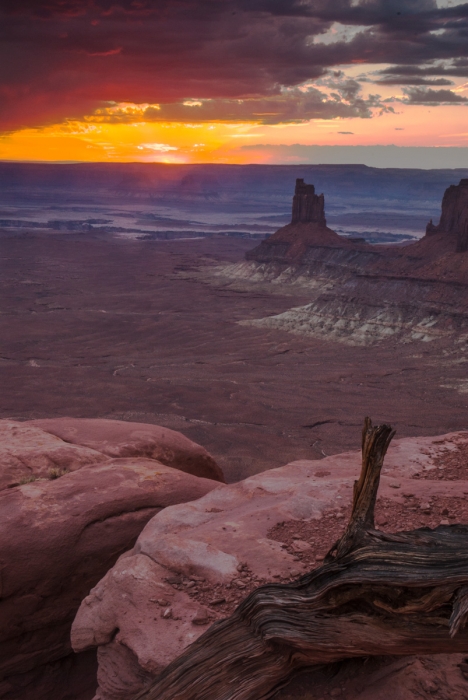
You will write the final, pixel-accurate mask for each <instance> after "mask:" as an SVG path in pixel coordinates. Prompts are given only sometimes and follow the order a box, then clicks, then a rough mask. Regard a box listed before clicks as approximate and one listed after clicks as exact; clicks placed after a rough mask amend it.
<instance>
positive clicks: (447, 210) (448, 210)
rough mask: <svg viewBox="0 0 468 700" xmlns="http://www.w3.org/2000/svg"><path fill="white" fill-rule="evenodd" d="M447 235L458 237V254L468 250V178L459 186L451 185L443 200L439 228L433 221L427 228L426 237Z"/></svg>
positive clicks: (461, 181)
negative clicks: (440, 234)
mask: <svg viewBox="0 0 468 700" xmlns="http://www.w3.org/2000/svg"><path fill="white" fill-rule="evenodd" d="M437 233H445V234H449V235H450V234H451V235H455V236H456V240H457V246H456V250H457V252H458V253H463V252H465V251H466V250H468V178H464V179H462V180H460V184H459V185H450V187H448V188H447V189H446V190H445V194H444V198H443V200H442V214H441V217H440V222H439V224H438V226H435V225H434V224H433V223H432V219H431V221H430V222H429V223H428V224H427V227H426V236H432V235H435V234H437Z"/></svg>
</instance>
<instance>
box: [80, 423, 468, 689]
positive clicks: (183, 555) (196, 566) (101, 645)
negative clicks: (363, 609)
mask: <svg viewBox="0 0 468 700" xmlns="http://www.w3.org/2000/svg"><path fill="white" fill-rule="evenodd" d="M467 457H468V433H465V432H463V433H452V434H449V435H445V436H440V437H437V438H408V439H403V440H399V441H396V442H395V443H394V444H393V445H392V446H391V447H390V449H389V452H388V454H387V458H386V466H385V468H384V472H383V476H382V480H381V491H380V496H379V500H378V502H377V506H376V514H377V524H378V527H379V529H381V530H383V531H389V532H390V531H395V530H401V529H413V528H416V527H420V526H429V527H436V526H437V525H440V524H441V523H442V524H445V525H448V524H450V523H453V522H455V521H457V522H467V521H468V505H467V503H468V502H467V499H466V496H465V494H468V477H467V475H466V466H465V465H466V460H467ZM359 470H360V454H359V453H345V454H341V455H336V456H333V457H327V458H325V459H323V460H321V461H320V462H317V461H315V462H309V461H300V462H293V463H291V464H289V465H286V466H285V467H281V468H280V469H274V470H271V471H268V472H264V473H262V474H259V475H256V476H254V477H251V478H249V479H246V480H245V481H243V482H240V483H238V484H233V485H228V486H222V487H220V488H219V489H216V490H215V491H212V492H211V493H209V494H207V495H206V496H204V497H203V498H201V499H199V500H198V501H195V502H192V503H189V504H186V505H179V506H174V507H172V508H169V509H166V510H165V511H163V512H161V513H159V514H158V515H157V516H155V517H154V518H153V519H152V520H151V521H150V522H149V523H148V525H147V526H146V528H145V529H144V531H143V532H142V534H141V535H140V537H139V538H138V541H137V543H136V545H135V547H134V549H133V550H131V551H130V552H128V553H127V554H125V555H124V556H122V557H121V558H120V560H119V561H118V562H117V564H116V565H115V567H113V569H111V570H110V571H109V572H108V574H107V575H106V576H105V577H104V578H103V579H102V581H101V582H100V583H99V584H98V585H97V586H96V587H95V588H94V589H93V591H91V593H90V595H89V596H88V597H87V598H86V599H85V600H84V602H83V604H82V605H81V608H80V610H79V612H78V615H77V617H76V620H75V622H74V625H73V630H72V641H73V645H74V647H75V649H76V650H79V651H84V650H86V649H90V648H94V647H96V646H97V647H98V659H99V691H98V693H97V695H96V698H95V700H124V698H125V700H127V698H128V697H131V696H132V694H134V693H138V692H139V691H141V690H142V689H144V688H145V687H146V686H147V685H148V684H150V683H151V682H152V681H154V679H155V677H157V676H158V674H159V673H160V672H161V671H162V670H163V669H164V668H165V667H166V666H167V665H168V664H169V663H170V662H171V661H172V660H174V659H175V658H176V657H178V656H179V655H180V654H181V653H182V651H183V650H184V649H186V648H187V647H188V646H189V645H190V644H191V643H192V642H193V641H195V640H196V639H197V638H198V637H199V636H200V635H201V634H202V632H203V631H205V630H206V629H208V628H209V627H210V625H212V624H213V623H214V622H215V621H217V620H219V619H222V618H224V617H226V616H227V615H228V614H230V613H231V612H232V611H233V610H234V608H235V607H236V606H237V604H238V603H239V602H240V601H241V600H242V599H243V598H244V597H245V596H246V594H247V593H248V592H250V591H252V590H253V589H254V588H257V587H258V586H259V585H261V584H263V583H267V582H271V581H273V582H288V581H291V580H292V579H294V578H296V577H297V576H299V575H300V574H302V573H304V572H306V571H308V570H310V569H313V568H314V566H315V565H317V563H318V562H321V561H322V559H323V556H324V555H325V553H326V552H327V550H328V549H329V548H330V547H331V545H332V544H333V542H334V541H336V539H337V537H338V536H339V535H340V534H341V533H342V531H343V529H344V525H345V523H346V519H347V517H348V515H349V509H350V505H351V501H352V496H351V494H352V486H353V482H354V479H355V478H356V477H357V475H358V474H359ZM455 662H456V663H462V662H463V657H461V656H458V657H457V658H456V659H455V660H452V661H451V664H455ZM418 663H419V664H421V663H426V661H425V660H424V659H423V660H422V661H421V662H418ZM428 663H429V667H430V668H431V669H432V670H430V671H428V672H427V673H425V675H424V678H425V681H427V682H430V681H431V678H434V679H440V677H442V676H443V664H444V663H445V662H444V661H443V660H442V661H441V660H439V658H438V657H431V658H430V659H429V661H428ZM387 665H388V664H387ZM390 666H391V664H390ZM408 666H409V667H410V669H411V668H412V666H411V662H408ZM405 668H406V667H405ZM414 668H415V669H418V668H419V666H418V664H417V663H416V666H414ZM397 671H398V672H400V671H401V668H400V667H398V669H395V671H394V672H393V671H392V670H390V671H389V672H388V674H387V676H386V677H385V674H384V677H383V678H382V680H381V681H380V686H379V689H380V691H381V692H383V691H385V692H387V697H391V689H392V682H393V681H392V678H393V676H394V675H395V674H396V673H397ZM407 673H408V674H409V676H410V680H409V681H408V687H411V686H412V683H411V682H410V681H411V670H409V671H408V670H407ZM453 673H454V674H455V679H456V684H455V685H454V686H453V687H452V689H451V690H452V692H455V690H456V691H457V692H460V693H462V692H465V693H468V684H467V682H466V680H465V678H464V676H463V675H462V673H461V671H460V669H458V667H456V669H455V671H453ZM453 673H452V675H453ZM457 674H458V675H457ZM341 682H342V683H344V681H341ZM434 682H435V681H434ZM437 682H439V681H437ZM360 683H361V686H362V692H361V694H360V693H359V692H357V691H356V693H355V694H354V695H353V696H352V697H353V698H356V700H357V699H358V698H359V700H361V698H362V699H364V698H369V697H370V696H369V695H366V692H367V691H366V676H365V672H364V673H363V674H362V675H361V676H360ZM413 685H414V686H415V687H417V685H418V683H416V681H415V683H414V684H413ZM285 697H286V696H285ZM298 697H299V696H298ZM303 697H304V699H305V698H306V696H303ZM350 697H351V696H350ZM413 697H419V696H418V695H417V694H416V693H415V694H414V695H413V694H409V695H408V696H407V697H405V700H412V698H413ZM441 697H445V696H441ZM459 697H465V696H464V695H462V694H460V696H459Z"/></svg>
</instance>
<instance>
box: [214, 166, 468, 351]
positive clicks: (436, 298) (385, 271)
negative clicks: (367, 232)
mask: <svg viewBox="0 0 468 700" xmlns="http://www.w3.org/2000/svg"><path fill="white" fill-rule="evenodd" d="M467 183H468V181H467V180H462V181H461V182H460V184H459V185H457V186H455V185H454V186H451V187H449V188H448V190H447V191H446V193H445V195H444V199H443V204H442V215H441V219H440V223H439V224H438V225H437V226H434V225H433V224H432V222H431V223H430V224H429V225H428V227H427V233H426V236H424V237H423V238H422V239H421V240H419V241H417V242H416V243H412V244H410V245H406V246H382V245H369V244H367V243H366V242H365V241H364V240H358V239H352V238H344V237H342V236H339V235H338V234H336V233H335V232H334V231H332V230H331V229H330V228H328V227H327V226H326V221H325V217H324V216H322V215H321V214H320V213H318V214H316V215H314V216H313V217H312V218H309V219H307V217H304V216H302V215H298V214H294V212H293V217H292V221H291V223H290V224H288V225H287V226H284V227H283V228H281V229H279V230H278V231H277V232H276V233H275V234H274V235H273V236H271V237H270V238H268V239H266V240H263V241H262V242H261V243H260V244H259V245H258V246H257V247H256V248H254V249H253V250H252V251H250V252H248V253H247V254H246V261H245V262H242V263H238V264H236V265H229V266H225V267H224V268H221V269H218V270H216V271H215V272H214V273H213V274H214V276H215V277H216V278H217V281H218V282H219V281H224V283H227V284H236V285H242V284H246V283H248V284H252V283H253V284H255V285H261V286H262V290H268V289H270V290H271V289H273V290H274V289H278V288H280V289H287V288H288V286H290V285H296V286H298V287H300V288H301V289H306V290H307V292H308V294H309V295H310V303H308V304H306V305H304V306H300V307H296V308H293V309H290V310H289V311H286V312H284V313H282V314H278V315H276V316H271V317H267V318H262V319H257V320H249V321H245V322H243V323H246V324H247V325H254V326H259V327H271V328H278V329H281V330H286V331H289V332H291V333H296V334H299V335H310V336H313V337H318V338H323V339H330V340H335V341H339V342H344V343H348V344H351V345H367V344H372V343H376V342H380V341H382V340H388V339H392V340H395V341H397V342H409V341H415V340H421V341H425V342H427V341H431V340H435V339H439V338H446V337H455V338H457V339H460V340H462V341H464V340H465V339H466V338H467V337H468V310H467V308H468V304H467V302H468V286H467V281H466V280H467V279H468V254H467V253H468V251H467V247H468V185H467ZM301 187H302V188H304V187H305V188H307V187H311V186H309V185H301ZM297 197H298V195H295V200H296V199H297ZM304 197H306V199H307V197H309V199H311V198H313V197H315V200H316V199H317V196H316V195H315V194H314V195H312V194H309V195H300V196H299V200H300V202H302V201H303V199H304ZM301 198H302V199H301ZM315 200H314V202H315V203H314V206H315V207H317V208H318V209H319V208H320V207H319V206H318V203H317V202H316V201H315ZM298 206H299V204H295V208H296V209H297V208H298ZM301 206H302V208H303V209H307V206H306V205H305V204H301ZM294 211H295V210H294ZM300 211H302V209H301V210H300Z"/></svg>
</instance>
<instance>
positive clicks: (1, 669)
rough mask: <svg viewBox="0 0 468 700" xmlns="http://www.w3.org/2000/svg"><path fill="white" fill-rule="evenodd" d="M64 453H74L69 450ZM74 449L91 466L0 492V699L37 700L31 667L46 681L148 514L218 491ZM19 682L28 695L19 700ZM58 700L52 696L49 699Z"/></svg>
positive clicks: (173, 473) (174, 472) (140, 463)
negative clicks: (95, 589) (80, 616)
mask: <svg viewBox="0 0 468 700" xmlns="http://www.w3.org/2000/svg"><path fill="white" fill-rule="evenodd" d="M26 430H29V431H32V432H34V434H35V433H38V432H39V433H42V431H41V430H39V429H38V428H36V427H34V428H33V427H31V426H26ZM26 434H28V433H26ZM46 435H47V434H46ZM48 438H50V441H51V444H55V443H54V440H55V441H57V442H58V443H62V441H61V440H59V439H58V438H52V436H50V435H49V436H48ZM63 444H65V443H63ZM66 447H67V448H69V449H70V453H71V454H74V453H75V452H77V453H78V454H80V452H79V448H77V447H75V446H74V445H66ZM80 449H82V450H83V454H84V455H89V457H91V456H92V455H93V454H96V455H97V460H96V462H95V463H94V464H88V465H86V466H82V467H81V469H78V470H76V471H71V472H69V473H65V474H64V475H63V476H61V477H60V478H56V479H54V480H50V479H37V480H36V481H34V482H31V483H27V484H24V485H20V486H17V487H15V488H10V489H5V490H3V491H2V492H0V573H1V592H0V697H2V698H8V699H11V700H19V698H23V697H24V698H26V697H35V698H40V697H46V696H44V695H43V694H41V693H42V691H41V689H40V687H38V686H40V680H38V674H39V675H40V673H39V672H38V668H39V667H41V666H42V667H43V669H44V671H43V675H44V677H45V678H46V680H47V678H48V675H47V674H49V675H50V673H49V672H50V668H51V664H52V663H53V662H55V661H56V660H58V659H62V658H63V657H66V655H67V654H70V652H71V647H70V641H69V633H70V625H71V622H72V620H73V617H74V615H75V613H76V610H77V609H78V606H79V604H80V602H81V601H82V600H83V598H85V596H86V595H87V594H88V592H89V590H90V588H91V587H92V586H93V585H95V584H96V583H97V582H98V581H99V579H100V578H101V577H102V576H104V574H105V573H106V572H107V571H108V569H109V568H110V567H112V566H113V564H114V563H115V561H116V559H117V558H118V557H119V556H120V555H121V554H122V553H124V552H125V551H127V550H128V549H129V548H130V547H132V546H133V544H134V543H135V540H136V538H137V537H138V535H139V533H140V532H141V530H142V528H143V527H144V526H145V524H146V523H147V522H148V520H149V519H150V518H152V517H153V516H154V515H155V514H156V513H158V512H159V511H161V510H162V509H163V508H166V507H167V506H171V505H173V504H177V503H181V502H186V501H190V500H193V499H197V498H199V497H201V496H203V495H205V494H206V493H208V492H209V491H211V490H213V489H215V488H217V487H218V483H217V482H216V481H213V480H212V479H203V478H198V477H196V476H193V475H191V474H187V473H184V472H182V471H180V470H178V469H173V468H171V467H168V466H166V465H164V464H161V463H160V462H157V461H156V460H154V459H146V458H136V457H131V458H116V459H109V457H108V456H104V455H103V454H102V453H99V452H98V453H93V450H92V449H91V448H80ZM103 459H105V461H104V462H103V461H102V460H103ZM72 665H73V664H72ZM70 673H71V671H70ZM28 674H29V675H28ZM28 678H29V679H32V680H30V682H31V683H34V684H35V686H34V687H35V688H36V691H35V692H36V694H35V695H34V692H33V693H32V695H31V694H30V695H29V696H28V692H30V690H28V688H27V687H26V686H27V685H28V683H29V681H28ZM47 682H49V683H50V682H51V681H50V679H49V681H47ZM20 687H22V690H21V691H19V688H20ZM70 692H71V691H70ZM64 697H67V698H69V697H70V698H71V697H75V696H74V695H72V694H68V695H66V696H64ZM60 698H61V696H60V694H59V693H57V692H56V693H55V694H54V700H59V699H60Z"/></svg>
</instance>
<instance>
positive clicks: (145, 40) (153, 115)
mask: <svg viewBox="0 0 468 700" xmlns="http://www.w3.org/2000/svg"><path fill="white" fill-rule="evenodd" d="M337 23H338V24H340V25H343V26H344V27H345V28H346V27H348V28H350V29H352V30H353V31H352V32H350V35H349V36H350V37H351V38H349V39H348V38H347V37H346V33H343V32H340V33H338V34H337V36H338V37H339V39H337V40H336V41H335V40H333V36H334V34H333V31H334V26H336V25H337ZM0 38H1V41H0V128H1V129H3V130H6V129H17V128H21V127H23V126H36V125H42V124H48V123H54V122H59V121H62V120H63V119H81V118H82V117H83V116H84V115H96V110H101V117H102V118H103V119H104V118H107V119H109V120H118V119H121V120H122V119H124V115H122V114H118V113H117V112H116V111H115V110H114V112H112V107H113V106H115V105H116V104H117V105H118V104H120V103H134V104H144V105H148V107H146V108H145V109H146V110H149V111H148V113H147V115H146V117H147V118H148V119H155V120H158V119H159V120H161V119H168V120H177V119H181V120H184V121H186V120H190V119H194V120H209V119H226V120H239V119H256V118H258V120H259V121H264V122H266V123H276V122H281V121H296V120H299V121H300V120H303V119H310V118H313V117H321V118H328V117H333V116H342V117H346V116H361V117H364V118H365V117H368V116H370V114H371V112H372V110H374V109H377V110H379V109H388V106H386V105H385V104H382V101H381V100H380V99H379V98H378V96H371V97H367V98H366V99H364V98H363V97H362V96H361V94H360V86H359V84H358V83H356V84H355V85H352V82H353V81H349V85H348V88H347V87H346V81H345V80H344V78H343V77H342V76H341V77H337V78H335V80H336V86H335V88H333V86H332V84H331V83H332V81H333V79H334V78H333V71H335V70H337V69H338V68H339V67H340V66H342V65H345V64H353V63H356V64H362V65H363V68H365V65H366V64H372V65H375V64H382V65H383V66H385V67H384V68H383V70H382V72H381V73H380V74H379V75H378V76H377V79H378V80H379V81H380V82H382V83H383V84H400V85H406V86H408V92H407V93H406V94H407V97H408V100H409V101H410V102H411V103H412V104H415V103H416V101H417V100H418V99H419V100H420V102H417V103H418V104H419V103H423V104H427V103H431V104H434V103H435V101H434V100H432V97H434V96H437V95H435V93H444V95H442V97H445V98H446V95H445V93H450V92H451V91H450V90H446V89H440V90H432V89H431V86H433V87H434V86H437V87H440V88H444V87H445V86H448V85H450V84H451V82H452V78H453V77H460V76H462V77H464V76H468V3H465V4H462V5H458V6H456V7H448V8H439V7H438V6H437V3H436V1H435V0H360V1H358V2H356V1H355V0H334V1H333V2H330V1H329V0H84V1H83V2H81V1H79V0H2V3H1V7H0ZM324 38H325V40H324ZM312 81H315V82H317V81H318V83H317V84H316V85H315V86H309V87H306V88H305V90H304V91H301V89H300V88H299V86H301V85H304V84H307V83H308V82H312ZM320 81H322V82H320ZM327 81H328V82H327ZM410 86H414V88H418V89H417V90H416V89H415V90H412V91H410V90H409V87H410ZM421 86H428V87H429V89H428V90H425V91H424V90H421ZM451 94H455V93H451ZM423 99H425V100H426V101H425V102H424V101H423V102H421V100H423ZM415 100H416V101H415ZM190 101H192V102H194V103H197V102H199V103H200V104H192V105H189V104H188V103H189V102H190ZM440 101H441V102H445V103H447V101H448V102H452V103H455V102H457V103H460V102H462V101H463V99H455V100H453V99H451V98H450V97H449V98H446V99H442V100H440ZM184 103H185V104H184ZM151 105H153V107H151ZM154 105H157V106H158V107H159V109H158V108H157V107H154ZM151 110H152V111H151ZM255 115H257V116H255Z"/></svg>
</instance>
